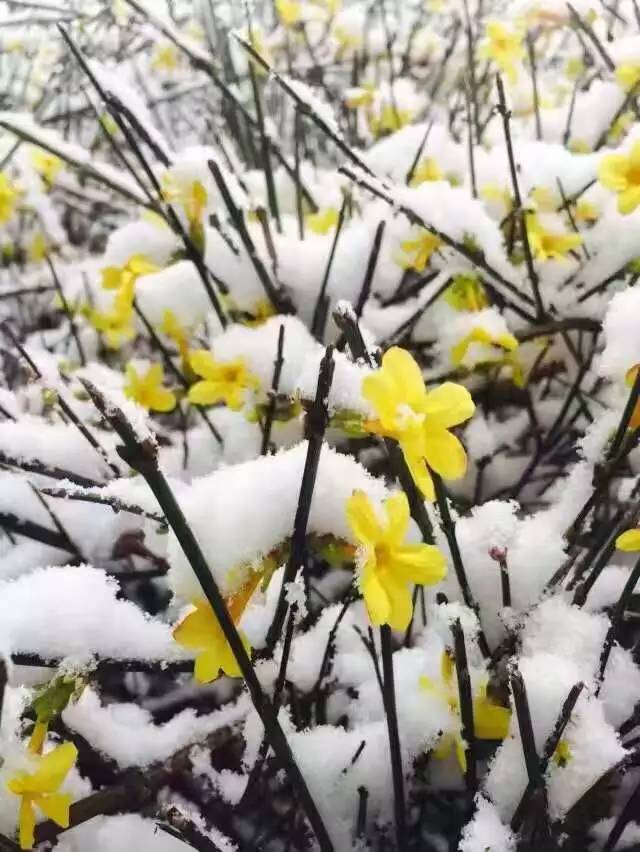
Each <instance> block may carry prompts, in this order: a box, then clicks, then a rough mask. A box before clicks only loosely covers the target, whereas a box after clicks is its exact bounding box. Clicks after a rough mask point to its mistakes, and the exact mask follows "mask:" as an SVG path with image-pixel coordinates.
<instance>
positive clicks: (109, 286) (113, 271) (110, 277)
mask: <svg viewBox="0 0 640 852" xmlns="http://www.w3.org/2000/svg"><path fill="white" fill-rule="evenodd" d="M101 277H102V286H103V287H104V288H105V290H117V289H118V287H119V286H120V284H121V279H122V270H121V269H120V267H119V266H106V267H105V268H104V269H103V270H102V272H101Z"/></svg>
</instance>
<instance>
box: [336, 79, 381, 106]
mask: <svg viewBox="0 0 640 852" xmlns="http://www.w3.org/2000/svg"><path fill="white" fill-rule="evenodd" d="M374 94H375V88H374V86H372V85H370V84H366V83H365V85H363V86H353V87H352V88H350V89H347V90H346V92H345V93H344V104H345V106H346V107H349V109H357V108H358V107H361V106H369V105H370V104H371V103H373V97H374Z"/></svg>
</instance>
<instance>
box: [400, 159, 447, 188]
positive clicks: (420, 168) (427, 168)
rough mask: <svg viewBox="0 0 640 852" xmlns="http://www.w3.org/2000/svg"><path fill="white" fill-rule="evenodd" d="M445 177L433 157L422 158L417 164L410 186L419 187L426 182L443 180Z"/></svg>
mask: <svg viewBox="0 0 640 852" xmlns="http://www.w3.org/2000/svg"><path fill="white" fill-rule="evenodd" d="M444 179H445V176H444V174H443V172H442V171H441V169H440V166H439V165H438V161H437V160H436V159H434V157H424V158H423V159H422V160H420V162H419V163H418V165H417V167H416V170H415V172H414V173H413V177H412V178H411V182H410V184H409V185H410V186H419V185H420V184H421V183H425V182H426V181H436V180H444Z"/></svg>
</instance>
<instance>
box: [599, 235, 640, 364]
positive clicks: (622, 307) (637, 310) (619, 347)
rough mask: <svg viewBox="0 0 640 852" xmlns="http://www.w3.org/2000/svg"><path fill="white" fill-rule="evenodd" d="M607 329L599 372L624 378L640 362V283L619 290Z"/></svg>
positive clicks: (605, 319)
mask: <svg viewBox="0 0 640 852" xmlns="http://www.w3.org/2000/svg"><path fill="white" fill-rule="evenodd" d="M636 233H637V231H636ZM603 328H604V335H605V348H604V351H603V353H602V355H601V357H600V363H599V372H600V374H601V375H603V376H607V377H609V378H616V379H620V378H623V377H624V375H625V373H626V372H627V370H630V369H631V367H634V366H635V365H636V364H638V363H640V333H639V331H638V330H639V329H640V284H636V285H635V286H634V287H629V288H628V289H627V290H623V291H622V292H621V293H616V295H615V296H614V297H613V298H612V299H611V301H610V302H609V307H608V308H607V312H606V314H605V317H604V322H603Z"/></svg>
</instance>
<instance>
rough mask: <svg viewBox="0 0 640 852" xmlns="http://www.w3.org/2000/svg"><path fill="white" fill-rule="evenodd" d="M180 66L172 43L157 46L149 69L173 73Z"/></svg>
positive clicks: (178, 57) (177, 54) (176, 49)
mask: <svg viewBox="0 0 640 852" xmlns="http://www.w3.org/2000/svg"><path fill="white" fill-rule="evenodd" d="M179 65H180V53H179V52H178V48H177V47H176V46H175V45H174V44H172V42H169V41H168V42H164V43H161V44H158V45H157V46H156V48H155V50H154V52H153V56H152V58H151V67H152V68H153V69H154V70H156V71H168V72H170V73H171V72H173V71H175V70H176V69H177V68H178V67H179Z"/></svg>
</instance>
